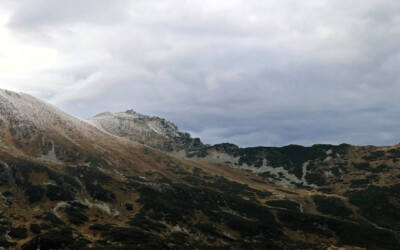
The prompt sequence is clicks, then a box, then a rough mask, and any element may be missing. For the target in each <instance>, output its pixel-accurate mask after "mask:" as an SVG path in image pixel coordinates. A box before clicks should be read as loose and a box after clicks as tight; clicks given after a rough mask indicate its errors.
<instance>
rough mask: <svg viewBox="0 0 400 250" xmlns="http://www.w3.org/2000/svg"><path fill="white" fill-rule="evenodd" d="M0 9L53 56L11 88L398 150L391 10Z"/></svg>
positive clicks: (219, 131) (243, 140)
mask: <svg viewBox="0 0 400 250" xmlns="http://www.w3.org/2000/svg"><path fill="white" fill-rule="evenodd" d="M5 7H6V9H7V10H8V13H9V19H8V22H7V23H8V24H7V26H6V27H7V29H8V31H9V32H10V34H12V35H13V36H15V37H17V38H18V39H20V40H19V41H21V43H24V44H25V43H28V44H29V43H31V42H32V44H33V45H34V46H43V47H45V48H46V49H49V50H51V51H54V53H55V55H56V56H55V59H54V61H55V62H52V63H51V64H49V65H47V66H46V67H44V68H43V69H41V70H37V71H34V72H29V73H26V74H24V75H23V76H22V77H21V76H19V77H18V78H17V77H15V78H13V77H11V78H8V79H9V80H10V79H11V80H12V82H13V86H17V87H15V88H16V89H19V90H22V91H27V92H30V93H33V94H36V95H38V96H41V97H43V98H45V99H46V100H48V101H50V102H52V103H53V104H55V105H57V106H60V107H62V108H63V109H65V110H67V111H69V112H71V113H73V114H75V115H77V116H79V117H82V118H88V117H90V116H92V115H94V114H96V113H100V112H103V111H123V110H126V109H129V108H134V109H136V110H137V111H139V112H142V113H146V114H152V115H160V116H164V117H166V118H168V119H170V120H172V121H174V122H175V123H177V125H178V126H179V127H180V128H181V129H183V130H187V131H190V132H192V133H193V134H194V135H196V136H199V137H201V138H204V141H205V142H208V143H217V142H222V141H229V142H234V143H237V144H240V145H243V146H255V145H285V144H288V143H299V144H306V145H309V144H314V143H341V142H348V143H353V144H378V145H381V144H393V143H398V142H399V141H400V132H397V126H398V124H399V123H400V118H398V117H396V114H398V112H399V109H400V105H399V103H398V101H397V99H398V94H399V93H400V82H399V79H400V77H399V74H400V73H399V71H398V68H399V66H400V47H399V46H400V45H399V43H398V41H399V40H400V28H399V27H400V19H399V18H398V16H399V14H400V3H398V2H397V1H392V0H383V1H379V2H376V1H372V0H362V1H361V0H357V1H351V2H349V1H344V0H340V1H329V0H322V1H321V0H319V1H317V0H315V1H314V0H312V1H306V2H299V1H295V0H285V1H279V2H276V1H260V0H250V1H246V2H245V1H240V0H234V1H229V2H228V1H177V0H176V1H161V0H151V1H105V0H104V1H55V0H52V1H50V0H49V1H43V0H42V1H33V0H31V1H24V2H23V3H22V2H20V1H7V2H6V5H5ZM0 35H1V33H0ZM1 52H2V51H1V50H0V53H1ZM0 63H1V61H0Z"/></svg>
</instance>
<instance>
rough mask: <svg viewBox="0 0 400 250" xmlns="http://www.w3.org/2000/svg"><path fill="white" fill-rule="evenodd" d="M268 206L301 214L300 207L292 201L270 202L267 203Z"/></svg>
mask: <svg viewBox="0 0 400 250" xmlns="http://www.w3.org/2000/svg"><path fill="white" fill-rule="evenodd" d="M267 205H269V206H271V207H276V208H284V209H287V210H292V211H296V212H300V205H299V204H298V203H296V202H294V201H291V200H270V201H267Z"/></svg>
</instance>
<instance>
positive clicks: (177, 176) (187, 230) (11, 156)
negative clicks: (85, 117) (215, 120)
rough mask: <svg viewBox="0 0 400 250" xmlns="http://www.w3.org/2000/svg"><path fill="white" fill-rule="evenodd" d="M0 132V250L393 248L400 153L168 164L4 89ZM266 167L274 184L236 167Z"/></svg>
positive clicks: (204, 150)
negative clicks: (294, 179)
mask: <svg viewBox="0 0 400 250" xmlns="http://www.w3.org/2000/svg"><path fill="white" fill-rule="evenodd" d="M131 112H132V111H130V113H131ZM107 115H109V114H106V115H105V116H107ZM126 115H127V116H129V117H131V116H132V115H135V114H129V113H127V114H126ZM145 120H146V119H145ZM0 121H1V122H0V211H1V212H0V248H5V249H24V250H30V249H37V248H40V249H42V250H43V249H266V248H267V249H338V248H340V247H341V248H344V249H398V248H399V247H400V241H399V237H400V224H399V223H398V221H400V220H399V218H400V214H399V213H398V211H399V208H400V206H399V204H400V161H399V160H400V149H399V147H398V146H392V147H387V148H374V147H353V146H346V145H344V146H343V145H342V146H326V145H319V146H314V147H301V146H287V147H282V148H273V147H271V148H269V147H261V148H250V149H246V148H244V149H243V148H239V147H235V146H232V145H229V144H226V145H224V144H222V145H214V146H208V145H201V147H199V148H196V147H194V146H193V145H192V146H189V148H190V149H191V150H192V151H191V152H193V153H194V156H193V157H192V158H190V157H181V156H180V157H175V156H174V155H173V154H171V153H166V150H164V152H163V151H162V150H159V149H157V148H155V147H151V146H149V145H144V144H141V143H138V142H135V141H131V140H128V138H121V137H119V136H116V135H112V134H111V133H108V132H105V131H104V130H102V129H98V128H96V127H95V126H93V125H92V124H89V123H88V122H85V121H82V120H79V119H76V118H74V117H73V116H70V115H68V114H65V113H64V112H62V111H60V110H59V109H57V108H54V107H53V106H51V105H48V104H46V103H44V102H42V101H40V100H38V99H37V98H34V97H32V96H29V95H26V94H22V93H14V92H10V91H3V90H0ZM117 121H118V120H117ZM129 121H130V120H128V122H129ZM161 121H162V120H160V119H156V121H155V123H157V125H158V124H164V125H165V124H167V122H163V123H162V122H161ZM112 124H114V123H112ZM127 127H128V128H131V127H132V126H127ZM167 127H169V128H170V129H171V130H175V129H177V128H176V127H174V126H169V125H167ZM145 128H146V129H147V130H148V131H153V132H152V133H150V135H158V137H157V140H161V139H160V138H164V139H162V140H166V141H168V140H169V139H170V138H166V137H165V136H162V137H159V136H160V135H159V134H158V133H156V132H155V131H154V130H152V128H150V127H145ZM153 128H154V127H153ZM156 131H158V132H160V130H157V129H156ZM173 134H174V133H172V134H169V135H168V137H171V136H172V135H173ZM175 135H180V134H175ZM183 137H184V136H183ZM180 139H182V138H180ZM180 139H179V140H178V142H179V143H181V142H182V141H181V140H180ZM157 140H154V142H155V143H156V142H157ZM162 142H165V141H162ZM188 142H190V140H188ZM169 143H174V141H169ZM155 145H161V146H162V145H165V144H163V143H159V144H155ZM185 146H186V144H182V143H181V144H178V145H177V146H174V145H172V149H173V150H175V149H179V148H180V149H181V150H182V149H184V148H185ZM161 149H162V147H161ZM167 149H168V148H167ZM178 152H179V151H178ZM215 152H219V153H221V152H222V153H225V154H226V155H228V156H229V157H228V158H229V159H236V160H237V161H238V162H233V161H231V162H230V163H229V162H221V161H215V162H211V161H210V158H212V157H211V156H210V155H213V154H214V153H215ZM334 156H335V157H334ZM328 157H331V158H329V159H328V160H327V158H328ZM214 158H215V159H218V157H214ZM265 159H268V162H269V164H268V165H271V164H272V165H271V166H268V167H270V168H268V169H270V170H273V169H275V170H276V169H278V170H279V171H277V172H276V175H273V174H274V173H269V174H265V173H253V172H252V171H247V170H246V169H236V168H235V163H238V164H239V163H243V164H242V165H243V166H245V165H244V164H247V165H248V166H252V168H257V166H259V164H260V163H261V167H263V165H264V163H265ZM236 160H235V161H236ZM306 162H308V164H307V165H306V166H305V169H306V171H303V172H300V171H299V170H303V166H304V164H305V163H306ZM345 163H346V164H345ZM298 166H300V168H298ZM284 173H286V174H289V175H290V176H301V177H303V176H304V173H306V175H305V178H306V180H307V183H308V182H309V183H311V184H315V185H316V186H317V187H314V186H310V185H304V183H291V182H290V178H289V179H288V180H285V178H286V177H287V176H285V175H284ZM328 173H329V174H328ZM301 174H302V175H301ZM289 175H288V176H289ZM290 176H289V177H290ZM284 180H285V181H284Z"/></svg>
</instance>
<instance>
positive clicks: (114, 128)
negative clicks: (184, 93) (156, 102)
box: [89, 110, 203, 152]
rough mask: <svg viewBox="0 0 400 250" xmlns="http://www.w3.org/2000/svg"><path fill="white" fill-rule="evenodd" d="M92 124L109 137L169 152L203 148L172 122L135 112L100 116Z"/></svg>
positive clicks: (129, 111)
mask: <svg viewBox="0 0 400 250" xmlns="http://www.w3.org/2000/svg"><path fill="white" fill-rule="evenodd" d="M89 122H90V123H92V124H93V125H95V126H97V127H98V128H101V129H103V130H104V131H106V132H108V133H110V134H113V135H117V136H120V137H123V138H127V139H130V140H132V141H137V142H140V143H143V144H146V145H149V146H152V147H155V148H158V149H161V150H165V151H168V152H171V151H182V150H183V151H186V150H190V149H193V148H199V147H202V146H203V144H202V143H201V141H200V140H199V139H193V138H191V136H190V134H188V133H184V132H181V131H179V130H178V127H177V126H176V125H175V124H173V123H172V122H169V121H167V120H165V119H163V118H160V117H150V116H146V115H143V114H140V113H137V112H135V111H133V110H128V111H126V112H117V113H110V112H106V113H101V114H99V115H96V116H94V117H93V118H91V119H90V120H89Z"/></svg>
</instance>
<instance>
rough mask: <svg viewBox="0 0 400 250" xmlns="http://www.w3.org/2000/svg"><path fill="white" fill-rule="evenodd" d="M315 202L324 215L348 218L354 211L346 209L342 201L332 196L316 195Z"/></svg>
mask: <svg viewBox="0 0 400 250" xmlns="http://www.w3.org/2000/svg"><path fill="white" fill-rule="evenodd" d="M313 200H314V203H315V206H316V207H317V209H318V211H319V212H321V213H323V214H329V215H334V216H337V217H342V218H346V217H348V216H349V215H350V214H352V211H351V210H350V209H349V208H348V207H346V206H345V205H344V203H343V201H342V200H340V199H339V198H336V197H332V196H322V195H314V196H313Z"/></svg>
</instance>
